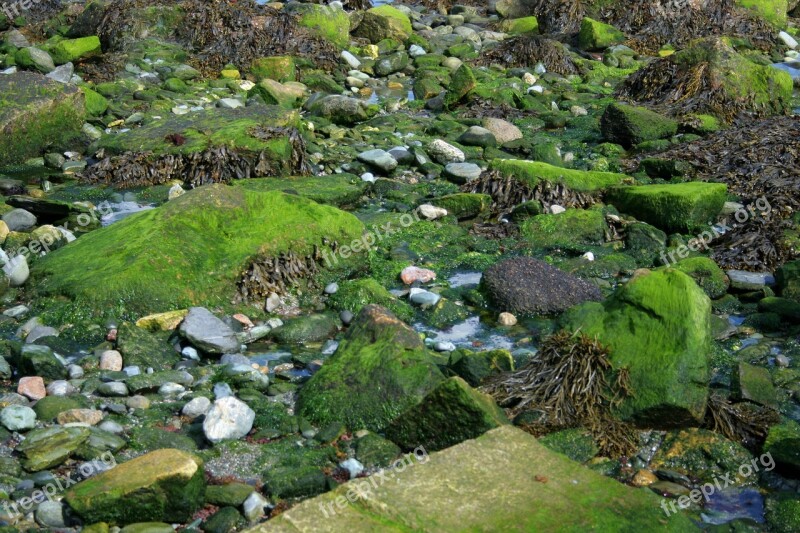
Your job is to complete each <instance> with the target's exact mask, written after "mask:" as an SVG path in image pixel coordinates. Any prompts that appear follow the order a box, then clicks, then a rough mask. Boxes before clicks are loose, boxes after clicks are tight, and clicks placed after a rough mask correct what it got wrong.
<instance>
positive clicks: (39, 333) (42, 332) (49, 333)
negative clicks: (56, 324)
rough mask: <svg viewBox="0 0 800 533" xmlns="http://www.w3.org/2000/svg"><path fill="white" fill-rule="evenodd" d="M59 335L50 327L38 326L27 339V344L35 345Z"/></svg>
mask: <svg viewBox="0 0 800 533" xmlns="http://www.w3.org/2000/svg"><path fill="white" fill-rule="evenodd" d="M58 333H59V332H58V330H57V329H56V328H52V327H50V326H41V325H40V326H36V327H34V328H33V329H31V331H30V333H28V335H27V336H26V337H25V342H26V343H27V344H35V343H36V341H38V340H39V339H42V338H45V337H58Z"/></svg>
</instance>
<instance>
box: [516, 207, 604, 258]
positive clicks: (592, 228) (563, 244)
mask: <svg viewBox="0 0 800 533" xmlns="http://www.w3.org/2000/svg"><path fill="white" fill-rule="evenodd" d="M605 230H606V223H605V215H604V214H603V210H602V209H567V210H566V211H565V212H563V213H559V214H543V215H536V216H535V217H533V218H530V219H528V220H525V221H524V222H522V224H521V226H520V231H521V233H522V236H523V237H525V239H526V240H527V241H528V242H530V243H531V245H532V246H533V247H534V248H535V249H541V250H554V249H563V250H572V251H576V252H580V251H582V250H585V249H586V248H587V247H591V246H600V245H602V244H603V242H604V241H605Z"/></svg>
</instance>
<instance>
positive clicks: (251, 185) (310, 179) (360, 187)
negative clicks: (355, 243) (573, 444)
mask: <svg viewBox="0 0 800 533" xmlns="http://www.w3.org/2000/svg"><path fill="white" fill-rule="evenodd" d="M233 185H234V187H242V188H244V189H247V190H250V191H259V192H268V191H283V192H286V193H289V194H297V195H299V196H302V197H303V198H308V199H309V200H313V201H315V202H317V203H321V204H329V205H334V206H337V207H344V206H352V205H355V204H357V203H358V201H359V200H360V199H361V197H362V196H363V195H364V193H365V192H366V190H367V186H368V184H367V182H365V181H363V180H362V179H361V178H359V177H358V176H354V175H353V174H346V173H342V174H331V175H329V176H289V177H282V178H277V177H272V178H257V179H249V180H239V181H237V182H235V183H234V184H233Z"/></svg>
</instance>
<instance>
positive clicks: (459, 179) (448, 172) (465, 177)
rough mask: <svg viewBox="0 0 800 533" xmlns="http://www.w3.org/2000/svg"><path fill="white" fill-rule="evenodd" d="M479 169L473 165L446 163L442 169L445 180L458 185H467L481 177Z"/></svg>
mask: <svg viewBox="0 0 800 533" xmlns="http://www.w3.org/2000/svg"><path fill="white" fill-rule="evenodd" d="M482 172H483V171H482V170H481V167H479V166H478V165H476V164H475V163H448V164H447V165H446V166H445V167H444V174H445V176H447V178H448V179H449V180H450V181H452V182H454V183H458V184H464V183H469V182H470V181H474V180H476V179H478V178H480V177H481V173H482Z"/></svg>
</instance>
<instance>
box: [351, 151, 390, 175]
mask: <svg viewBox="0 0 800 533" xmlns="http://www.w3.org/2000/svg"><path fill="white" fill-rule="evenodd" d="M358 160H359V161H361V162H362V163H366V164H368V165H370V166H372V167H374V168H376V169H378V170H382V171H383V172H387V173H388V172H391V171H392V170H394V169H395V168H397V160H396V159H395V158H394V157H392V155H391V154H390V153H389V152H387V151H385V150H380V149H377V150H368V151H366V152H362V153H360V154H358Z"/></svg>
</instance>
